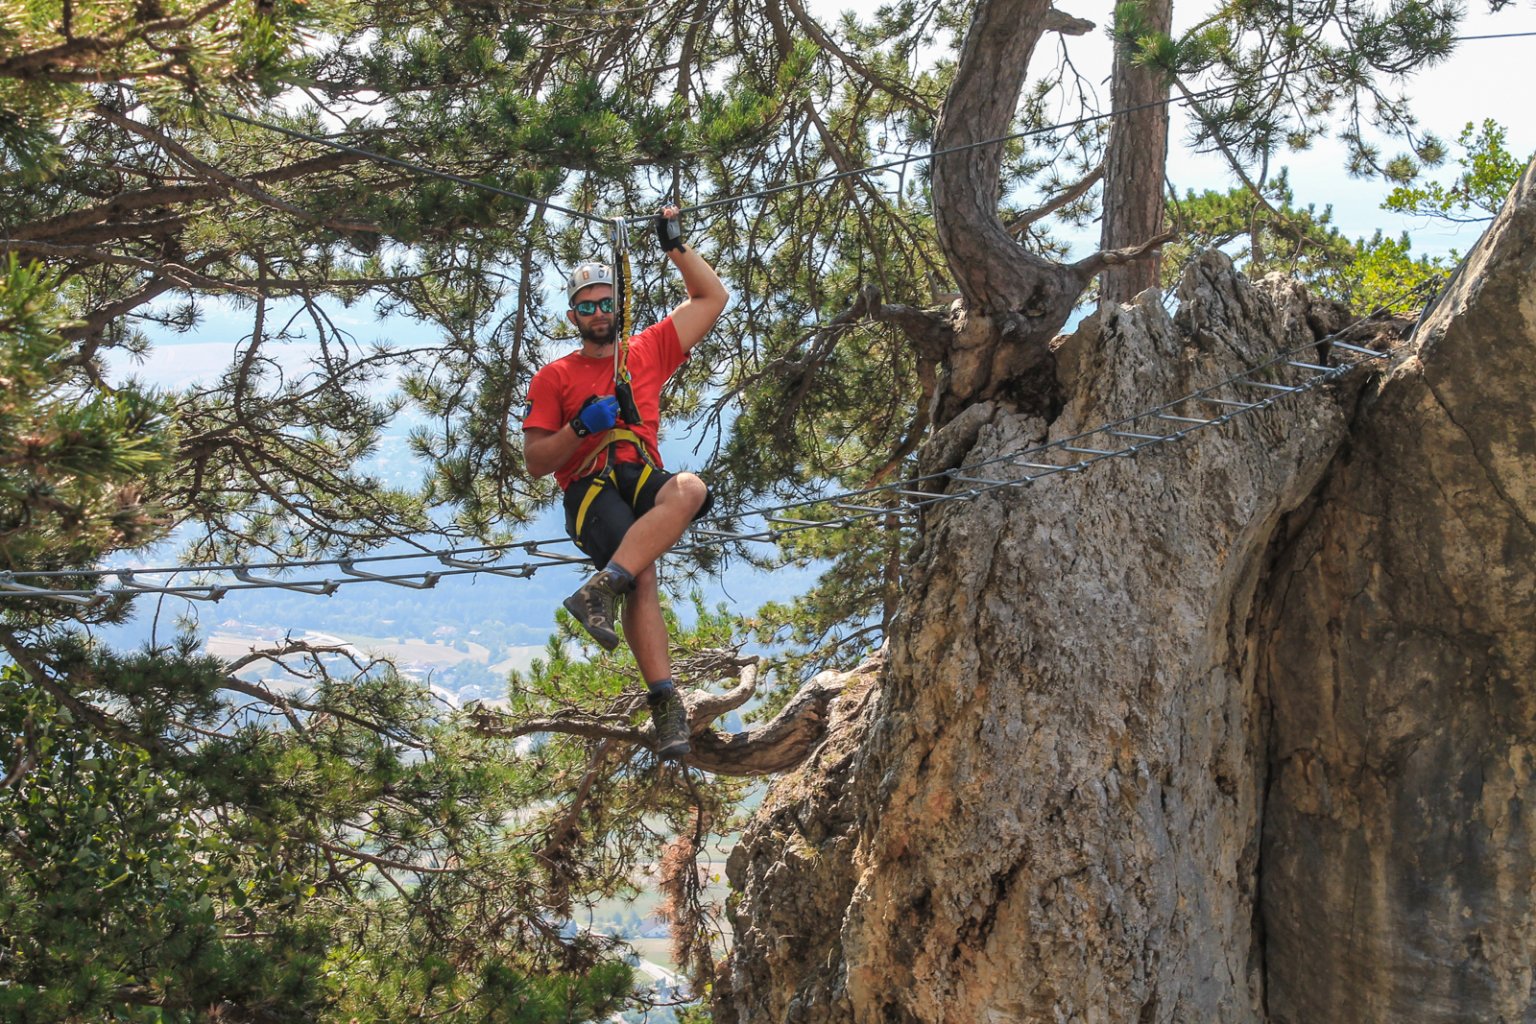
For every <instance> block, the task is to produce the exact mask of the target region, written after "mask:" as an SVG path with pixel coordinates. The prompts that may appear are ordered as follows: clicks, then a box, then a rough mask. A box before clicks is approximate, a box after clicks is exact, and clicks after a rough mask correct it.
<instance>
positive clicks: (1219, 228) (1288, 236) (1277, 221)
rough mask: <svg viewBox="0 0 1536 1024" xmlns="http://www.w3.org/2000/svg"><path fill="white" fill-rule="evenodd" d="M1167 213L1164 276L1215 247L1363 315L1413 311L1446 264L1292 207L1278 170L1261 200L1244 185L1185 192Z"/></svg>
mask: <svg viewBox="0 0 1536 1024" xmlns="http://www.w3.org/2000/svg"><path fill="white" fill-rule="evenodd" d="M1169 218H1170V220H1171V221H1172V222H1173V223H1175V224H1177V225H1179V226H1180V228H1181V235H1182V237H1181V240H1180V241H1179V242H1178V243H1176V244H1175V245H1173V246H1170V247H1169V250H1168V255H1169V257H1170V259H1169V260H1168V263H1167V264H1166V267H1167V273H1168V274H1169V275H1172V274H1175V273H1177V267H1178V266H1180V265H1182V264H1183V263H1184V262H1185V260H1186V259H1187V258H1188V257H1189V255H1190V254H1192V253H1193V252H1196V251H1198V250H1200V249H1202V248H1207V247H1221V248H1225V249H1227V250H1228V251H1229V252H1231V253H1232V255H1233V257H1234V259H1235V260H1236V261H1237V263H1238V266H1239V268H1240V269H1241V270H1242V271H1243V272H1244V273H1246V274H1248V275H1249V276H1250V277H1258V276H1261V275H1263V274H1267V273H1271V272H1281V273H1284V274H1287V275H1289V276H1291V277H1294V278H1296V279H1297V280H1299V281H1301V282H1302V283H1304V284H1306V285H1307V286H1308V287H1309V288H1310V289H1311V290H1312V291H1313V293H1314V294H1316V295H1319V296H1322V297H1325V298H1331V299H1334V300H1336V301H1338V302H1341V303H1343V304H1344V305H1345V306H1346V307H1348V308H1350V309H1352V310H1355V311H1357V312H1359V313H1362V314H1364V313H1368V312H1372V311H1374V310H1378V309H1384V310H1390V311H1392V312H1396V313H1407V312H1412V311H1413V310H1416V309H1418V308H1420V307H1421V306H1422V305H1423V303H1424V300H1425V298H1426V297H1427V294H1428V293H1429V292H1430V291H1432V290H1433V288H1434V287H1435V286H1436V285H1437V284H1438V282H1439V281H1441V280H1442V279H1443V277H1444V275H1445V273H1446V272H1447V271H1448V270H1449V269H1450V261H1449V260H1447V259H1445V258H1439V257H1436V258H1430V257H1425V256H1414V255H1413V252H1412V243H1411V241H1410V240H1409V238H1408V235H1407V234H1406V233H1404V234H1403V235H1401V236H1400V237H1398V238H1396V239H1392V238H1387V237H1386V236H1384V235H1383V234H1382V233H1381V232H1380V231H1377V232H1376V233H1375V235H1374V236H1373V237H1372V238H1370V239H1358V240H1356V241H1353V242H1351V241H1349V240H1348V239H1346V238H1345V237H1344V236H1343V235H1341V234H1340V233H1339V231H1338V229H1337V228H1336V227H1334V226H1333V224H1332V220H1333V211H1332V210H1331V209H1324V210H1322V211H1318V210H1317V209H1316V208H1315V207H1313V206H1310V205H1309V206H1307V207H1304V208H1303V207H1297V206H1295V205H1294V204H1293V197H1292V193H1291V190H1290V187H1289V183H1288V182H1287V180H1286V177H1285V173H1284V171H1282V172H1281V173H1280V174H1278V175H1277V176H1276V178H1275V183H1274V186H1273V188H1272V189H1271V191H1270V193H1269V194H1268V195H1267V196H1266V197H1265V200H1264V201H1259V200H1256V199H1255V198H1254V196H1253V194H1252V193H1251V192H1249V191H1248V190H1247V189H1245V188H1236V189H1232V190H1230V191H1228V192H1226V193H1218V192H1214V191H1207V192H1205V193H1203V194H1200V195H1196V194H1194V193H1193V192H1191V193H1188V194H1187V195H1186V196H1185V197H1184V199H1182V200H1179V201H1178V202H1176V203H1173V204H1171V205H1170V209H1169ZM1170 284H1171V281H1170Z"/></svg>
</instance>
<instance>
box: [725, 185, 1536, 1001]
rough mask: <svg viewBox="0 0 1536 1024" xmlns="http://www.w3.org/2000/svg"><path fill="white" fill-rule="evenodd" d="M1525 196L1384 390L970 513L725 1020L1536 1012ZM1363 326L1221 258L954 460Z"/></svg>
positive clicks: (1110, 416)
mask: <svg viewBox="0 0 1536 1024" xmlns="http://www.w3.org/2000/svg"><path fill="white" fill-rule="evenodd" d="M1522 189H1523V190H1522V191H1520V192H1519V193H1518V194H1517V197H1516V199H1517V202H1516V203H1515V204H1514V205H1513V206H1512V209H1514V210H1516V211H1523V212H1516V213H1513V214H1511V213H1509V212H1508V211H1507V212H1506V215H1505V217H1504V218H1502V219H1501V221H1500V224H1499V226H1498V227H1496V228H1495V229H1494V231H1493V232H1491V233H1490V236H1489V238H1488V239H1487V240H1485V243H1483V246H1482V247H1481V248H1480V252H1482V253H1483V255H1482V256H1481V257H1479V258H1478V259H1479V260H1480V262H1477V263H1475V264H1474V265H1472V266H1469V267H1468V269H1467V271H1466V272H1465V273H1464V274H1463V276H1462V280H1461V282H1460V283H1459V285H1458V288H1457V290H1456V291H1454V292H1453V293H1452V294H1451V295H1450V296H1448V297H1447V298H1446V299H1445V300H1444V301H1442V302H1441V304H1440V306H1439V308H1438V309H1437V310H1436V312H1435V315H1434V317H1433V318H1431V320H1430V322H1429V323H1428V324H1426V330H1425V331H1423V332H1421V334H1420V340H1421V343H1422V344H1423V349H1422V351H1421V352H1420V353H1419V354H1418V355H1417V356H1416V357H1413V358H1411V359H1409V360H1408V361H1406V362H1404V363H1402V365H1400V366H1397V367H1396V368H1395V369H1394V370H1392V372H1391V373H1390V375H1388V376H1387V377H1385V378H1384V379H1381V380H1376V379H1373V378H1372V377H1371V375H1370V374H1368V373H1367V372H1365V371H1359V372H1356V373H1354V374H1352V375H1350V376H1348V377H1345V378H1343V379H1342V380H1340V381H1338V382H1336V383H1334V384H1331V385H1328V386H1326V387H1323V388H1319V389H1316V390H1314V391H1311V392H1308V393H1306V394H1302V395H1297V396H1293V397H1290V398H1286V399H1285V400H1284V401H1282V402H1280V403H1279V404H1276V405H1274V406H1273V407H1270V408H1267V409H1264V410H1262V411H1257V412H1253V413H1249V414H1247V415H1243V416H1240V417H1237V418H1236V419H1234V420H1233V421H1232V422H1230V423H1228V424H1226V425H1225V426H1222V427H1219V428H1212V429H1207V430H1202V431H1197V432H1195V433H1193V434H1191V435H1190V436H1189V437H1188V438H1186V439H1185V440H1184V441H1181V442H1179V443H1173V444H1161V445H1156V446H1153V447H1150V448H1148V449H1146V450H1144V451H1142V452H1141V453H1140V454H1138V455H1136V456H1135V457H1125V458H1116V459H1110V460H1106V461H1104V462H1100V463H1097V464H1096V465H1094V466H1093V467H1092V468H1090V469H1087V470H1085V471H1083V472H1080V473H1059V474H1055V475H1052V476H1048V477H1044V478H1042V479H1040V480H1037V481H1035V482H1034V483H1033V484H1032V485H1031V486H1029V487H1027V488H1019V489H1008V490H994V491H991V492H988V493H986V494H983V495H981V496H979V497H976V498H975V499H974V500H969V501H955V502H952V503H946V504H943V505H940V506H937V507H936V508H935V510H934V511H933V512H932V513H931V514H930V517H929V519H928V521H927V523H926V533H925V539H924V544H923V548H922V555H921V557H920V560H919V564H918V565H917V566H916V571H915V574H914V577H915V582H914V585H913V586H912V588H911V590H910V592H909V595H908V600H907V602H906V604H905V607H904V609H903V610H902V612H901V614H900V616H899V618H898V621H897V624H896V626H895V627H894V628H893V630H892V635H891V638H890V644H889V651H888V660H887V662H886V664H885V666H884V667H883V669H882V670H881V674H880V681H879V685H878V686H877V687H873V688H871V689H870V690H869V691H868V692H867V697H866V698H865V699H866V701H867V703H865V704H864V705H863V709H862V711H860V712H858V713H850V714H848V715H846V716H845V717H844V718H843V720H842V721H841V723H834V728H833V729H832V730H831V734H832V736H833V739H831V740H829V742H828V746H827V747H826V748H824V750H823V752H822V753H821V754H820V755H818V757H817V758H816V759H815V761H814V762H813V763H810V764H808V765H806V766H805V767H804V768H803V769H802V770H801V771H799V772H798V773H796V774H795V775H794V776H793V777H791V778H789V779H786V780H783V781H781V782H780V783H777V784H776V785H775V787H774V789H773V791H772V793H771V795H770V797H769V799H768V801H767V802H766V803H765V805H764V807H763V809H762V811H761V812H760V813H759V815H758V816H757V818H756V820H755V821H754V822H753V824H752V826H751V827H750V828H749V830H748V833H747V835H746V837H745V839H744V841H743V843H742V844H741V846H740V848H739V849H738V851H737V853H736V855H735V857H734V858H733V862H732V865H731V878H732V882H733V884H734V885H735V886H736V887H737V888H738V890H740V896H739V898H738V899H739V902H738V903H737V905H736V908H735V912H734V917H733V920H734V925H735V927H736V930H737V946H736V949H735V951H734V952H733V954H732V957H731V960H730V962H729V963H728V965H727V968H726V971H727V973H726V976H725V977H724V979H723V981H722V984H721V985H719V986H718V987H717V999H716V1005H715V1012H716V1014H717V1018H718V1019H720V1020H722V1021H741V1022H743V1024H746V1022H752V1024H759V1022H779V1021H784V1022H790V1021H794V1022H801V1021H804V1022H812V1021H814V1022H823V1021H825V1022H831V1021H849V1022H889V1024H896V1022H909V1021H924V1022H929V1021H932V1022H940V1021H943V1022H950V1021H953V1022H957V1024H960V1022H964V1024H972V1022H1005V1021H1008V1022H1012V1021H1088V1022H1096V1021H1103V1022H1128V1021H1136V1022H1153V1021H1169V1022H1173V1021H1222V1022H1227V1024H1232V1022H1238V1024H1240V1022H1243V1021H1267V1020H1274V1021H1291V1022H1296V1024H1300V1022H1308V1024H1311V1022H1315V1021H1329V1020H1338V1021H1345V1020H1349V1021H1361V1020H1394V1021H1408V1020H1420V1019H1422V1020H1449V1019H1460V1020H1473V1019H1490V1020H1491V1019H1497V1018H1498V1017H1500V1016H1501V1015H1502V1016H1503V1019H1508V1020H1528V1019H1532V1017H1533V1012H1536V1011H1533V1003H1532V999H1531V994H1530V993H1531V983H1532V978H1531V968H1530V964H1531V954H1530V952H1529V951H1530V950H1531V949H1532V948H1536V942H1533V939H1536V936H1533V934H1532V929H1533V927H1536V924H1533V902H1532V899H1531V889H1532V884H1531V877H1532V876H1531V869H1532V865H1531V863H1530V858H1531V853H1530V850H1531V839H1530V836H1531V834H1532V830H1531V828H1530V824H1529V822H1530V812H1529V810H1528V808H1527V806H1526V805H1525V804H1524V802H1523V786H1522V783H1523V782H1525V780H1526V779H1527V778H1528V776H1529V775H1530V773H1531V769H1532V764H1533V761H1532V757H1531V747H1530V742H1529V740H1530V736H1531V734H1532V715H1533V713H1536V704H1533V703H1532V701H1531V698H1530V692H1531V685H1532V680H1531V669H1532V665H1533V658H1532V654H1533V630H1536V615H1533V614H1532V613H1533V611H1536V609H1533V608H1532V601H1533V593H1532V587H1533V582H1532V581H1533V572H1532V568H1533V566H1532V550H1533V526H1532V524H1533V521H1536V515H1533V502H1536V482H1533V477H1532V475H1531V470H1530V467H1531V465H1532V461H1531V456H1532V455H1533V454H1536V428H1533V423H1532V412H1531V410H1532V396H1533V392H1536V376H1533V374H1532V370H1533V369H1536V366H1533V365H1532V364H1533V363H1536V351H1533V346H1536V283H1533V282H1536V264H1533V263H1532V260H1533V256H1532V254H1533V253H1536V225H1533V224H1532V220H1533V218H1536V199H1533V198H1532V197H1531V186H1530V182H1529V175H1528V178H1527V182H1526V183H1525V185H1524V186H1522ZM1336 319H1337V314H1336V311H1334V310H1330V309H1325V308H1322V307H1320V306H1319V305H1318V304H1315V303H1311V302H1309V301H1308V300H1307V299H1306V297H1305V296H1304V295H1303V294H1302V293H1301V292H1300V291H1299V290H1298V289H1297V288H1295V287H1294V286H1292V285H1289V284H1287V283H1286V282H1283V281H1279V280H1266V281H1264V282H1260V283H1259V284H1257V285H1253V284H1250V283H1248V282H1246V281H1245V280H1244V279H1242V278H1241V277H1240V276H1238V275H1237V274H1235V273H1234V271H1233V269H1232V267H1231V266H1230V264H1229V263H1228V262H1227V261H1226V260H1225V258H1224V257H1222V256H1220V255H1219V254H1210V255H1207V256H1206V257H1203V258H1202V259H1201V260H1200V261H1199V262H1198V263H1196V264H1195V265H1194V266H1192V267H1191V269H1190V271H1189V273H1188V274H1187V275H1186V277H1185V279H1184V281H1183V282H1182V284H1181V286H1180V289H1179V312H1178V314H1177V315H1176V316H1174V317H1170V316H1168V315H1167V314H1166V313H1165V312H1164V310H1163V308H1162V306H1161V305H1160V303H1159V302H1158V301H1156V297H1155V296H1152V295H1150V294H1149V295H1144V296H1142V297H1140V298H1139V299H1138V301H1137V302H1136V303H1134V304H1131V305H1127V306H1122V307H1119V309H1118V310H1114V311H1111V312H1109V313H1108V314H1105V315H1103V316H1102V317H1101V318H1100V319H1098V320H1097V321H1093V322H1090V323H1089V324H1088V325H1086V326H1085V327H1084V328H1083V329H1081V330H1079V332H1078V333H1077V334H1076V335H1074V336H1071V337H1069V338H1066V339H1064V340H1063V341H1062V343H1061V345H1060V347H1059V348H1058V351H1057V361H1058V371H1059V373H1060V374H1061V376H1062V386H1063V389H1064V391H1065V393H1066V394H1067V395H1069V396H1072V397H1071V399H1070V402H1069V404H1068V405H1067V407H1066V409H1065V410H1064V411H1063V412H1062V414H1061V415H1060V416H1059V417H1058V418H1057V419H1056V420H1055V421H1054V422H1052V423H1050V424H1046V423H1044V422H1043V421H1040V420H1037V419H1025V418H1020V417H1016V416H1012V415H1010V414H1008V413H1007V412H1005V411H1003V410H1002V409H1000V408H995V407H994V408H989V409H987V410H984V412H983V413H979V414H977V415H978V416H980V417H981V418H983V419H984V422H971V421H970V420H972V419H976V418H977V417H970V418H968V419H967V420H966V422H965V423H964V424H963V426H964V430H965V436H964V438H963V440H964V442H965V444H962V445H960V446H959V450H958V451H950V450H949V448H946V450H945V453H944V454H943V457H942V458H941V461H943V462H944V463H946V464H951V463H953V462H955V461H961V460H963V462H962V464H963V466H964V467H966V475H967V476H973V477H981V478H997V477H998V476H999V475H1000V474H1003V473H1006V472H1009V467H1008V466H1007V464H1006V462H999V461H995V460H999V459H1006V457H1007V456H1009V455H1012V454H1016V453H1018V452H1020V451H1023V450H1026V449H1028V448H1030V447H1032V446H1034V445H1037V444H1039V443H1040V442H1041V441H1044V440H1047V439H1059V438H1067V437H1073V436H1075V435H1077V434H1079V433H1081V432H1083V431H1084V430H1087V429H1090V428H1094V427H1097V426H1099V425H1101V424H1103V423H1106V422H1110V421H1115V420H1119V419H1121V418H1123V417H1126V416H1130V415H1132V414H1134V413H1138V412H1141V411H1143V410H1146V409H1148V408H1149V407H1153V406H1156V405H1158V404H1159V403H1162V402H1167V401H1170V400H1172V399H1174V398H1177V397H1179V396H1183V395H1187V394H1190V393H1192V392H1194V391H1196V390H1197V389H1200V388H1203V387H1206V386H1208V385H1212V384H1214V383H1216V382H1218V381H1221V380H1223V379H1225V378H1227V377H1229V376H1230V375H1233V374H1237V373H1239V372H1241V371H1243V370H1245V369H1247V368H1249V367H1252V366H1255V365H1258V364H1259V363H1261V362H1263V361H1264V360H1266V359H1267V358H1269V357H1271V356H1273V355H1274V354H1275V353H1277V352H1280V351H1283V350H1288V349H1291V348H1292V347H1294V346H1296V345H1311V344H1312V342H1313V341H1314V340H1315V339H1316V338H1317V336H1318V331H1319V330H1320V328H1319V327H1318V325H1319V324H1325V323H1332V322H1334V321H1335V320H1336ZM1312 358H1319V359H1320V358H1325V356H1324V355H1323V354H1321V353H1318V354H1316V355H1315V356H1313V357H1312ZM1302 373H1304V371H1301V370H1297V369H1295V368H1291V367H1281V368H1276V369H1274V370H1272V371H1270V375H1269V376H1268V377H1267V378H1266V379H1267V380H1268V381H1270V382H1271V383H1285V382H1287V381H1292V382H1294V381H1296V380H1297V379H1299V377H1298V375H1299V374H1302ZM1366 389H1368V391H1367V390H1366ZM1363 392H1364V393H1365V401H1366V408H1365V409H1364V411H1361V410H1360V409H1359V408H1358V406H1359V405H1360V403H1361V401H1362V393H1363ZM1220 394H1222V395H1223V396H1229V395H1230V394H1231V392H1228V391H1222V392H1220ZM1258 397H1263V394H1261V393H1260V392H1259V390H1258V389H1255V390H1254V392H1253V395H1252V397H1251V398H1250V399H1249V400H1254V399H1256V398H1258ZM1179 412H1180V413H1181V414H1185V415H1194V413H1193V409H1192V407H1191V406H1187V405H1186V406H1182V407H1180V410H1179ZM1205 415H1207V416H1209V415H1215V413H1214V412H1213V411H1211V410H1210V409H1207V411H1206V413H1205ZM1169 429H1177V428H1176V427H1170V428H1169ZM972 437H974V442H972V441H971V438H972ZM1096 440H1098V441H1102V440H1103V439H1102V437H1099V438H1096ZM1087 443H1088V444H1090V445H1091V444H1094V443H1095V441H1089V442H1087ZM967 446H968V447H967ZM949 447H950V448H953V447H955V446H954V445H950V446H949ZM1341 453H1342V454H1341ZM1336 456H1337V457H1336ZM953 486H954V489H955V490H960V489H962V488H963V487H965V486H967V485H965V484H961V483H956V484H955V485H953ZM1426 977H1429V978H1430V979H1431V980H1430V981H1428V982H1426V981H1424V979H1425V978H1426ZM1413 992H1429V993H1430V994H1431V997H1430V998H1429V999H1428V1000H1427V1004H1426V1005H1418V1004H1416V1003H1415V1002H1414V1001H1413V1000H1412V998H1411V993H1413ZM1346 994H1347V998H1346Z"/></svg>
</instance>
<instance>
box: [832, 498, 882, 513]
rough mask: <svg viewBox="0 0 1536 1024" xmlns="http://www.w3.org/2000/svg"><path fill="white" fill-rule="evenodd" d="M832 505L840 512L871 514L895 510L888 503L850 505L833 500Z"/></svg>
mask: <svg viewBox="0 0 1536 1024" xmlns="http://www.w3.org/2000/svg"><path fill="white" fill-rule="evenodd" d="M832 507H833V508H835V509H837V510H838V511H840V512H862V513H867V514H870V515H873V514H874V513H877V512H895V511H896V509H895V508H893V507H892V506H890V505H850V504H848V503H847V502H845V501H834V502H833V503H832Z"/></svg>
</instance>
